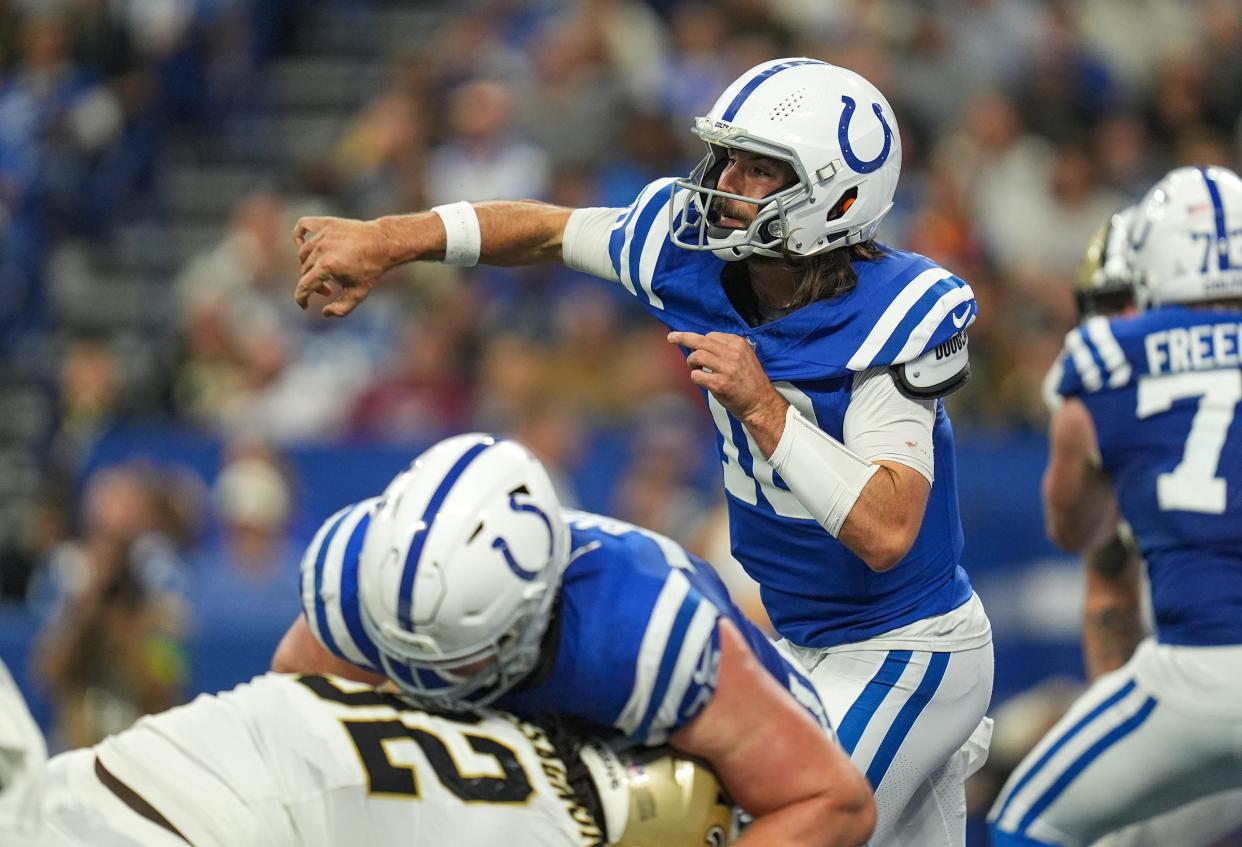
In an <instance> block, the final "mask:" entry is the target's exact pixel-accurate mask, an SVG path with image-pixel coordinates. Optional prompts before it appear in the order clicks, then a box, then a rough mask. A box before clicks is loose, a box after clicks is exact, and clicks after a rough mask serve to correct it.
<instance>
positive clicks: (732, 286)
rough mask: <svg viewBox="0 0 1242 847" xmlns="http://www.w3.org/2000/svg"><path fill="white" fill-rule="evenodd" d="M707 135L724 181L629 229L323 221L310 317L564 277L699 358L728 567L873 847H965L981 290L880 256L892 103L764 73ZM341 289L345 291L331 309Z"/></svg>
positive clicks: (892, 153)
mask: <svg viewBox="0 0 1242 847" xmlns="http://www.w3.org/2000/svg"><path fill="white" fill-rule="evenodd" d="M693 132H694V133H695V134H696V135H697V136H698V137H699V138H700V139H702V140H703V141H704V142H705V143H706V145H707V156H706V158H704V160H703V161H702V162H701V163H700V165H699V166H698V167H697V168H696V169H695V170H694V172H693V173H692V174H691V175H690V177H689V178H688V179H680V180H674V179H663V180H657V181H656V182H654V183H652V184H651V185H649V186H647V187H646V188H645V189H644V190H643V191H642V193H641V194H640V195H639V196H638V198H637V199H636V200H635V201H634V203H633V204H632V205H631V206H629V207H628V208H618V209H578V210H572V209H564V208H557V207H553V206H547V205H542V204H537V203H530V202H505V203H479V204H467V203H457V204H452V205H449V206H445V207H439V208H437V209H434V210H432V211H431V212H430V213H422V214H414V215H403V216H398V217H388V218H381V219H379V220H376V221H347V220H342V219H336V218H304V219H303V220H301V221H299V222H298V225H297V227H296V228H295V231H294V240H295V242H296V243H297V245H298V250H299V256H300V258H301V261H302V271H303V276H302V278H301V279H300V280H299V282H298V286H297V291H296V299H297V301H298V303H299V304H300V305H302V306H303V307H305V306H306V304H307V301H308V299H309V297H310V296H311V295H312V294H315V293H318V294H323V295H326V296H329V297H331V298H332V302H330V303H329V304H328V305H326V306H325V307H324V313H325V314H328V315H337V316H341V315H345V314H348V313H349V312H350V311H351V310H352V309H353V308H354V307H355V306H356V305H357V304H358V303H359V302H361V301H362V299H363V298H364V297H365V296H366V295H367V292H368V291H369V289H370V288H371V286H372V285H373V284H374V282H375V281H376V279H377V278H378V277H379V275H380V274H382V273H383V272H384V271H386V270H387V269H389V268H391V267H393V266H394V265H396V264H399V263H402V262H407V261H415V260H441V261H445V262H448V263H452V264H462V265H470V264H474V263H476V262H478V261H483V262H488V263H492V264H527V263H533V262H541V261H563V262H565V263H566V264H567V265H569V266H570V267H573V268H576V269H578V270H582V271H585V272H587V273H590V274H593V275H596V276H599V277H602V278H605V279H609V280H612V281H614V282H616V283H618V284H620V285H622V286H624V287H625V289H626V290H627V291H629V292H630V293H631V294H633V295H634V296H635V297H636V298H638V300H639V301H640V302H641V303H642V304H643V305H644V306H645V307H646V308H647V309H648V310H649V311H650V312H651V313H652V314H653V315H654V316H655V317H656V318H657V319H659V320H660V321H662V322H663V323H664V324H665V325H666V326H667V327H668V328H669V329H670V330H671V332H670V334H669V340H670V342H672V343H676V344H678V345H680V346H681V347H682V348H683V349H684V350H685V352H686V353H687V362H688V364H689V366H690V367H691V369H692V370H691V379H692V380H693V381H694V383H695V384H696V385H698V386H699V387H700V388H702V389H703V391H704V394H705V399H706V401H707V403H708V406H709V408H710V410H711V414H712V417H713V420H714V421H715V423H716V427H717V431H718V437H717V446H718V449H719V453H720V457H721V465H722V468H723V475H724V485H725V490H726V495H727V496H726V499H727V502H728V507H729V522H730V532H731V540H732V547H733V553H734V555H735V557H736V558H737V560H738V561H739V562H740V563H741V564H742V565H743V566H744V567H745V568H746V570H747V571H748V572H749V573H750V575H751V576H753V577H754V578H755V579H756V580H757V581H758V582H759V584H760V585H761V587H762V596H763V600H764V604H765V607H766V608H767V611H768V613H769V615H770V617H771V619H772V622H773V624H774V625H775V627H776V628H777V630H778V631H779V632H780V633H781V635H782V636H784V637H785V639H786V640H787V641H788V643H789V644H790V645H792V647H793V651H794V653H795V654H796V655H797V657H798V659H799V661H800V662H802V663H803V666H804V667H805V668H806V669H807V671H808V673H809V674H810V675H811V677H812V678H813V679H814V680H815V681H816V682H817V683H818V684H819V686H820V689H821V692H822V694H823V696H824V697H825V702H826V705H827V706H828V711H829V715H830V717H831V718H832V720H833V722H834V723H835V724H837V725H838V726H839V728H840V735H841V741H842V743H843V745H844V746H845V748H846V750H847V751H848V752H849V753H850V754H851V757H852V758H853V760H854V762H855V764H857V765H858V767H859V769H860V770H862V771H863V772H864V773H865V774H866V775H867V778H868V780H869V781H870V783H871V785H872V786H873V788H874V791H875V796H876V801H877V804H878V806H879V818H878V823H877V830H876V835H875V837H874V839H873V843H875V844H877V845H888V844H892V845H898V844H918V845H921V847H922V846H923V845H940V844H944V845H957V844H961V843H963V841H964V839H965V796H964V790H963V782H964V779H965V776H966V775H967V774H968V773H969V772H970V771H971V770H972V768H974V767H977V766H978V764H979V763H980V762H981V761H982V756H983V755H985V751H986V745H987V738H988V733H989V725H988V722H987V720H986V718H985V717H984V713H985V711H986V709H987V706H988V703H989V700H990V697H991V688H992V674H993V669H992V648H991V630H990V627H989V624H988V621H987V617H986V615H985V614H984V612H983V608H982V606H981V604H980V603H979V601H978V598H977V597H975V595H974V593H973V591H972V590H971V585H970V581H969V579H968V577H967V576H966V573H965V572H964V571H963V570H962V568H961V567H960V554H961V549H962V530H961V523H960V520H959V516H958V504H957V491H956V470H955V467H954V455H953V453H954V447H953V434H952V428H951V426H950V425H949V421H948V418H947V416H946V414H945V411H944V407H943V404H942V402H941V398H942V397H943V396H945V395H946V394H948V393H950V392H951V391H953V390H954V389H956V388H957V387H958V386H959V385H961V384H962V383H963V382H964V381H965V379H966V376H967V373H968V368H967V352H966V335H965V330H966V327H967V326H968V325H969V324H970V323H971V322H972V321H973V320H974V318H975V315H976V312H977V307H976V304H975V301H974V297H973V293H972V291H971V289H970V286H968V285H967V284H966V283H965V282H963V281H962V280H960V279H958V278H957V277H955V276H954V275H953V274H952V273H950V272H949V271H947V270H944V269H943V268H940V267H937V266H936V265H935V263H933V262H931V261H929V260H927V259H926V258H924V257H922V256H918V255H915V254H911V253H904V252H901V251H898V250H893V249H890V248H887V247H884V246H882V245H879V244H877V243H876V242H875V241H874V240H873V238H874V235H875V232H876V228H877V227H878V225H879V223H880V220H881V219H882V218H883V217H884V215H885V213H886V212H887V211H888V209H889V208H890V207H891V205H892V198H893V193H894V190H895V187H896V183H897V177H898V173H899V171H900V165H901V145H900V138H899V135H898V132H897V129H896V120H895V118H894V116H893V113H892V110H891V108H890V107H889V105H888V103H887V102H886V101H885V99H884V97H883V95H881V94H880V92H879V91H877V90H876V89H875V87H874V86H872V85H871V84H870V83H868V82H867V81H866V80H865V79H863V78H862V77H860V76H858V75H857V74H855V73H853V72H851V71H849V70H846V69H844V68H839V67H835V66H832V65H829V64H827V63H824V62H820V61H817V60H814V59H806V58H795V59H782V60H775V61H771V62H765V63H763V64H761V65H759V66H757V67H755V68H752V69H751V70H749V71H747V72H746V73H744V74H743V75H742V76H741V77H739V78H738V79H737V80H736V81H735V82H734V83H733V84H732V85H730V86H729V87H728V88H727V89H726V90H725V91H724V93H723V94H722V95H721V97H720V98H719V100H718V101H717V102H716V104H715V106H713V108H712V109H711V111H710V112H709V114H708V115H706V116H704V117H701V118H698V119H697V120H696V121H695V125H694V128H693ZM334 286H339V291H338V290H337V289H336V288H334Z"/></svg>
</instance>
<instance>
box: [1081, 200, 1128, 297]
mask: <svg viewBox="0 0 1242 847" xmlns="http://www.w3.org/2000/svg"><path fill="white" fill-rule="evenodd" d="M1133 215H1134V207H1132V206H1131V207H1127V208H1125V209H1122V210H1120V211H1118V212H1114V213H1113V214H1112V216H1111V217H1110V218H1109V219H1108V221H1106V222H1105V223H1104V225H1103V226H1101V227H1100V228H1099V229H1097V230H1096V231H1095V235H1093V236H1091V241H1090V243H1088V244H1087V252H1086V254H1085V255H1084V256H1083V257H1082V262H1081V263H1079V265H1078V280H1077V285H1076V286H1075V288H1074V298H1075V300H1077V302H1078V317H1079V319H1080V320H1086V319H1087V318H1090V317H1094V316H1095V315H1106V316H1107V315H1116V314H1118V313H1120V312H1124V311H1126V310H1127V309H1131V308H1133V307H1134V304H1135V300H1134V272H1133V269H1132V268H1131V267H1130V262H1129V258H1128V257H1127V253H1126V233H1127V230H1128V229H1129V226H1130V219H1131V218H1132V217H1133Z"/></svg>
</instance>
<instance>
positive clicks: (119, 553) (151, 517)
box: [36, 467, 185, 747]
mask: <svg viewBox="0 0 1242 847" xmlns="http://www.w3.org/2000/svg"><path fill="white" fill-rule="evenodd" d="M171 493H172V492H171V491H170V490H169V489H168V488H167V487H165V486H161V484H160V483H159V481H158V477H156V476H154V474H153V473H152V472H151V471H150V470H146V469H141V468H125V467H120V468H111V469H105V470H102V471H99V472H98V473H96V474H95V475H94V476H93V477H92V478H91V479H90V481H89V482H88V483H87V487H86V492H85V495H84V505H83V513H84V518H83V524H84V526H83V535H82V538H81V540H80V541H69V542H65V543H63V544H61V545H60V547H58V548H57V550H56V551H55V552H54V553H53V556H52V559H51V560H50V561H49V563H48V569H49V570H48V572H47V573H46V574H45V575H44V580H45V582H44V585H43V587H42V589H41V590H39V591H37V592H36V595H38V594H42V595H43V596H44V597H45V598H47V597H52V598H54V599H53V600H52V601H51V602H52V606H53V608H52V612H51V614H50V615H49V616H48V617H47V619H46V623H45V624H44V627H43V630H42V632H40V634H39V653H38V657H37V668H38V675H39V678H40V679H41V680H42V682H43V684H44V685H45V686H46V687H47V689H48V691H49V692H50V693H51V695H52V698H53V700H54V703H55V706H56V717H55V721H56V723H55V740H56V742H57V744H58V746H61V747H65V746H71V747H77V746H83V745H88V744H93V743H95V742H97V741H99V740H100V739H101V738H103V736H105V735H108V734H110V733H114V732H119V731H120V730H122V729H125V728H126V727H128V726H129V725H130V724H131V723H133V721H134V720H135V719H136V718H138V717H139V716H141V715H144V714H148V713H150V712H154V711H161V710H163V709H167V708H169V707H170V706H173V705H175V704H176V703H177V702H179V701H180V699H181V686H182V684H183V683H184V679H185V666H184V659H183V656H182V650H181V646H180V640H181V638H182V635H183V630H184V624H185V606H184V593H183V591H184V580H185V574H184V571H183V566H182V563H181V560H180V558H179V556H178V555H177V553H176V552H175V548H174V546H173V539H174V538H175V536H176V534H177V531H178V529H179V528H180V527H178V526H176V525H175V522H173V523H170V522H169V518H170V517H171V515H170V513H169V512H167V511H166V510H165V508H164V506H163V504H164V503H165V502H166V500H167V499H168V495H169V494H171Z"/></svg>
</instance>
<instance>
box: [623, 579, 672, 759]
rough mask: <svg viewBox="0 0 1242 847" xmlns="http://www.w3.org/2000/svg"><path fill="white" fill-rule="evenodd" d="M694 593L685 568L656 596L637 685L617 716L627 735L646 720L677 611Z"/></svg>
mask: <svg viewBox="0 0 1242 847" xmlns="http://www.w3.org/2000/svg"><path fill="white" fill-rule="evenodd" d="M689 593H690V581H689V580H687V579H686V576H685V574H683V573H682V572H681V571H671V572H670V573H669V575H668V579H666V580H665V581H664V587H663V588H662V589H660V596H659V597H658V598H656V602H655V607H654V608H652V610H651V617H650V618H649V619H648V621H647V630H646V632H644V633H643V640H642V644H641V645H640V646H639V648H638V661H637V663H636V665H635V668H634V688H633V690H632V691H631V692H630V697H629V699H628V700H627V701H626V703H625V708H624V709H622V710H621V716H620V717H619V718H617V723H616V725H617V728H618V729H620V730H621V731H622V732H624V733H626V734H627V735H629V734H632V733H633V732H634V731H635V730H636V729H638V725H639V724H640V723H642V720H643V717H644V716H645V715H646V714H647V708H648V706H649V705H650V703H651V695H652V690H653V689H654V687H655V682H656V675H657V674H658V673H659V671H660V661H661V660H662V659H663V658H664V649H665V647H666V646H667V644H668V636H669V632H671V631H672V628H673V623H674V621H675V620H676V619H677V612H678V611H679V610H680V609H681V604H682V602H683V601H684V600H685V599H686V595H687V594H689Z"/></svg>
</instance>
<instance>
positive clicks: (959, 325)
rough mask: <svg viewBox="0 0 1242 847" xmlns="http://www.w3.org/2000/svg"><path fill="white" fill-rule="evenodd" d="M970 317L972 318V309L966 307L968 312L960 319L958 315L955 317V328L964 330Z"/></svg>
mask: <svg viewBox="0 0 1242 847" xmlns="http://www.w3.org/2000/svg"><path fill="white" fill-rule="evenodd" d="M968 317H970V307H969V306H967V307H966V311H964V312H962V316H961V317H958V316H957V315H953V325H954V326H955V327H957V328H958V329H961V328H962V326H964V325H965V323H966V319H967V318H968Z"/></svg>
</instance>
